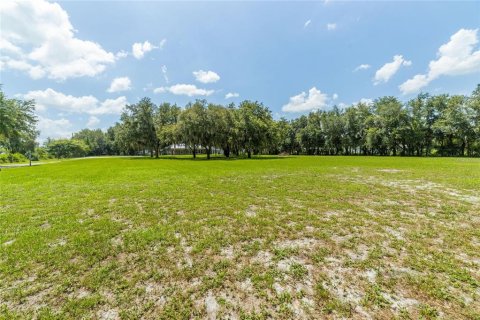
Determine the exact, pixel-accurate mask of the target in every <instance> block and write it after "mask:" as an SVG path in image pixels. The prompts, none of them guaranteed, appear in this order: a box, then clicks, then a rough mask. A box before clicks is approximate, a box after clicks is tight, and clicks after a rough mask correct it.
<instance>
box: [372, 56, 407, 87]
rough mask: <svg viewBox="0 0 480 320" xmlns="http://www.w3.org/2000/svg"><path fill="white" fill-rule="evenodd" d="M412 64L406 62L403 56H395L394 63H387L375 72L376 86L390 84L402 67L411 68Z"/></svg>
mask: <svg viewBox="0 0 480 320" xmlns="http://www.w3.org/2000/svg"><path fill="white" fill-rule="evenodd" d="M411 64H412V62H411V61H408V60H405V59H404V58H403V56H402V55H395V56H394V57H393V61H392V62H388V63H385V64H384V65H383V66H382V67H381V68H380V69H378V70H377V72H375V78H374V84H375V85H377V84H379V83H382V82H388V80H390V78H391V77H393V75H394V74H395V73H397V71H398V70H399V69H400V67H401V66H410V65H411Z"/></svg>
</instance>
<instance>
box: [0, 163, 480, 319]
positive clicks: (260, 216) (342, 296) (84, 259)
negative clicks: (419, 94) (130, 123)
mask: <svg viewBox="0 0 480 320" xmlns="http://www.w3.org/2000/svg"><path fill="white" fill-rule="evenodd" d="M212 301H213V302H212ZM479 301H480V160H478V159H467V158H465V159H463V158H461V159H459V158H393V157H391V158H379V157H261V158H257V159H252V160H246V159H240V160H220V159H214V160H211V161H204V160H203V159H198V160H196V161H193V160H190V159H189V158H187V157H178V158H175V159H174V158H169V157H165V158H161V159H149V158H101V159H80V160H67V161H60V162H52V163H49V164H44V165H40V166H35V167H24V168H10V169H3V170H2V171H1V172H0V319H3V318H5V319H16V318H18V319H30V318H39V319H63V318H70V319H79V318H104V319H117V318H121V319H136V318H145V319H171V318H180V319H190V318H205V317H214V316H216V317H218V318H228V317H233V316H235V317H237V318H240V319H264V318H272V317H273V318H304V319H318V318H338V317H355V318H364V317H366V316H367V315H369V316H371V317H373V318H378V319H391V318H402V319H408V318H411V319H416V318H426V319H431V318H436V317H439V318H450V319H479V318H480V303H479ZM212 303H213V304H212Z"/></svg>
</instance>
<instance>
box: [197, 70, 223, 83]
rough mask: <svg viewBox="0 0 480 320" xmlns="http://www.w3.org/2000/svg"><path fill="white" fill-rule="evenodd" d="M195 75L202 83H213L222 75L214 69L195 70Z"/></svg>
mask: <svg viewBox="0 0 480 320" xmlns="http://www.w3.org/2000/svg"><path fill="white" fill-rule="evenodd" d="M193 75H194V76H195V79H196V80H197V81H198V82H201V83H212V82H217V81H218V80H220V76H219V75H218V74H217V73H216V72H213V71H203V70H198V71H193Z"/></svg>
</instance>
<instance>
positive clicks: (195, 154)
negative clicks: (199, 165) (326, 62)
mask: <svg viewBox="0 0 480 320" xmlns="http://www.w3.org/2000/svg"><path fill="white" fill-rule="evenodd" d="M196 157H197V149H195V146H193V159H195V158H196Z"/></svg>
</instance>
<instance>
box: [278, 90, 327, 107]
mask: <svg viewBox="0 0 480 320" xmlns="http://www.w3.org/2000/svg"><path fill="white" fill-rule="evenodd" d="M327 100H328V96H327V95H326V94H325V93H322V92H321V91H320V90H318V89H317V88H315V87H313V88H311V89H310V90H309V91H308V95H307V93H305V92H302V93H300V94H298V95H296V96H293V97H290V101H289V102H288V103H287V104H286V105H284V106H283V107H282V111H283V112H305V111H312V110H318V109H322V108H324V107H326V106H327Z"/></svg>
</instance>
